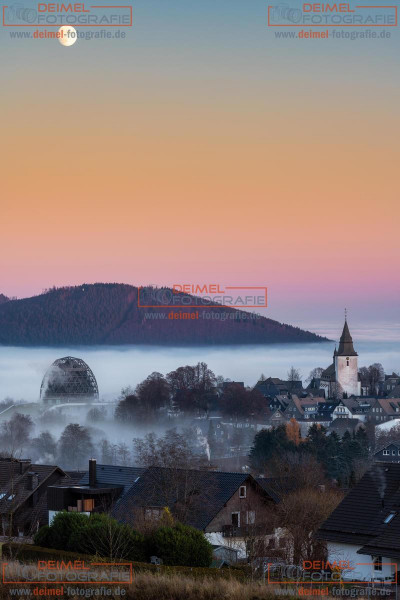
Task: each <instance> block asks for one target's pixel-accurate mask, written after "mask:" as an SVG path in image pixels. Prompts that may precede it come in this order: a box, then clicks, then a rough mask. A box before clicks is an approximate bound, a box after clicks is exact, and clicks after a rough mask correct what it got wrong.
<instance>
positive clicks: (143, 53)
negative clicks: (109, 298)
mask: <svg viewBox="0 0 400 600" xmlns="http://www.w3.org/2000/svg"><path fill="white" fill-rule="evenodd" d="M107 4H112V3H107ZM267 4H268V3H267V2H265V1H264V0H251V2H249V0H201V1H200V0H168V1H166V0H135V1H134V2H133V3H132V5H133V27H132V28H128V29H127V31H126V38H125V39H106V40H104V39H103V40H100V39H97V40H91V41H88V40H81V39H79V40H78V41H77V42H76V44H74V45H73V46H71V47H68V48H66V47H63V46H61V44H59V42H58V41H57V40H33V39H15V38H14V39H12V38H11V36H10V28H5V27H1V28H0V36H1V38H0V43H1V46H2V59H1V61H0V75H1V82H2V86H1V95H0V103H1V108H2V110H1V111H0V126H1V138H0V152H1V155H0V171H1V184H2V185H1V194H0V293H1V292H3V293H5V294H7V295H10V296H18V297H26V296H30V295H34V294H37V293H40V292H41V291H42V290H43V289H44V288H48V287H51V286H53V285H56V286H62V285H73V284H80V283H84V282H85V283H91V282H97V281H112V282H113V281H117V282H124V283H131V284H133V285H147V284H150V283H154V284H159V285H171V286H172V285H173V284H178V283H212V282H213V283H215V282H220V283H221V284H222V285H237V286H238V285H241V286H247V285H248V286H250V285H252V286H267V287H268V292H269V307H268V309H266V310H265V311H264V314H266V316H270V317H272V318H277V319H281V320H284V321H286V322H290V323H293V324H306V325H308V326H310V327H313V326H315V327H317V325H318V326H319V325H321V324H322V325H323V326H324V327H325V326H326V324H327V323H329V324H331V323H336V324H337V323H341V322H342V321H343V311H344V307H347V308H348V309H349V317H350V318H351V319H352V320H353V322H354V323H356V324H357V325H362V324H364V325H365V326H368V324H371V326H372V324H373V323H377V322H379V323H383V324H384V327H386V328H387V329H388V330H389V329H390V328H391V326H393V327H399V323H400V313H399V301H398V299H399V292H400V283H399V276H398V273H399V257H400V248H399V235H398V229H399V216H400V215H399V212H400V211H399V198H398V162H399V129H400V126H399V112H398V107H399V105H400V97H399V89H400V78H399V75H400V74H399V60H398V56H399V32H398V28H397V27H396V28H391V29H390V34H391V37H390V38H385V39H380V38H379V39H372V40H371V39H364V40H354V41H352V40H350V39H332V38H331V37H330V38H329V39H325V40H306V39H302V40H300V39H282V38H277V37H276V36H275V32H276V29H274V28H271V27H268V26H267ZM287 4H290V6H292V7H297V8H299V7H301V6H302V3H301V2H299V1H298V0H290V2H288V3H287ZM364 4H365V3H364ZM373 4H377V3H376V2H374V3H373ZM24 6H30V7H36V3H34V2H30V3H29V2H25V3H24ZM388 324H389V327H388Z"/></svg>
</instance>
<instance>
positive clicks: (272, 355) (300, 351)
mask: <svg viewBox="0 0 400 600" xmlns="http://www.w3.org/2000/svg"><path fill="white" fill-rule="evenodd" d="M334 346H335V345H334V343H323V344H321V343H320V344H301V345H272V346H242V347H237V346H236V347H218V348H208V347H201V348H165V347H163V348H156V347H143V346H142V347H132V346H126V347H113V348H8V347H0V401H1V400H3V399H4V398H6V397H7V396H8V397H11V398H13V399H14V400H17V401H18V400H25V401H27V402H37V401H38V399H39V393H40V385H41V382H42V379H43V376H44V374H45V372H46V370H47V369H48V368H49V366H50V365H51V364H52V363H53V362H54V361H55V360H56V359H57V358H60V357H62V356H76V357H79V358H82V359H83V360H84V361H85V362H87V364H88V365H89V367H90V368H91V369H92V371H93V373H94V375H95V377H96V379H97V383H98V385H99V392H100V398H102V399H105V400H112V399H115V397H116V396H117V395H118V394H119V392H120V390H121V388H123V387H126V386H129V385H130V386H132V387H135V386H136V385H137V384H138V383H140V381H143V379H145V378H146V377H147V376H148V375H149V374H150V373H152V372H153V371H158V372H160V373H163V374H166V373H168V372H169V371H172V370H174V369H176V368H177V367H179V366H181V365H187V364H196V363H197V362H202V361H204V362H206V363H207V364H208V365H209V367H210V368H211V369H212V370H213V371H214V373H218V374H221V375H223V376H224V377H226V378H229V379H232V380H236V381H243V382H244V383H245V385H250V386H253V385H254V384H255V383H256V382H257V379H258V377H259V376H260V373H264V374H265V376H266V377H269V376H271V377H281V378H283V379H284V378H285V376H286V373H287V370H288V368H289V367H290V365H296V367H297V368H298V369H299V370H300V372H301V374H302V375H303V376H304V377H306V376H307V375H308V373H309V372H310V371H311V369H313V368H314V367H315V366H316V365H321V366H326V367H327V366H328V365H329V364H330V363H331V362H332V353H333V350H334ZM355 348H356V351H357V352H358V354H359V366H367V365H369V364H372V363H375V362H379V363H382V364H383V365H384V367H385V371H386V373H391V372H392V371H394V370H397V369H398V368H399V364H400V348H399V344H398V343H395V342H380V341H379V342H366V341H355Z"/></svg>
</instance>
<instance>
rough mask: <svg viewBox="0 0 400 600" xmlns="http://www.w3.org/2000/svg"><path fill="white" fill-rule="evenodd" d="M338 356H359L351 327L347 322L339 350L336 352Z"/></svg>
mask: <svg viewBox="0 0 400 600" xmlns="http://www.w3.org/2000/svg"><path fill="white" fill-rule="evenodd" d="M335 354H336V356H358V354H357V352H356V351H355V350H354V346H353V339H352V337H351V335H350V330H349V326H348V325H347V320H345V322H344V327H343V332H342V336H341V338H340V342H339V349H338V350H337V351H336V352H335Z"/></svg>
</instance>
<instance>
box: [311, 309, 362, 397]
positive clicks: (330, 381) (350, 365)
mask: <svg viewBox="0 0 400 600" xmlns="http://www.w3.org/2000/svg"><path fill="white" fill-rule="evenodd" d="M320 388H321V389H323V390H324V392H325V397H326V398H343V397H346V398H348V397H349V396H360V395H361V382H360V378H359V375H358V354H357V352H356V351H355V350H354V346H353V339H352V337H351V335H350V330H349V326H348V324H347V316H346V317H345V321H344V327H343V332H342V336H341V338H340V342H339V348H338V349H337V350H336V348H335V352H334V353H333V363H332V364H331V365H330V366H329V367H328V368H327V369H325V371H323V372H322V374H321V381H320Z"/></svg>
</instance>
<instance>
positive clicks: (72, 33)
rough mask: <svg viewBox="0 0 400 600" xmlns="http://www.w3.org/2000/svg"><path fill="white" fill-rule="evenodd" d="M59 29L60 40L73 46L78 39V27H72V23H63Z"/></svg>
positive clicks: (65, 44)
mask: <svg viewBox="0 0 400 600" xmlns="http://www.w3.org/2000/svg"><path fill="white" fill-rule="evenodd" d="M58 31H59V33H60V37H59V38H58V41H59V42H60V44H62V45H63V46H72V44H75V42H76V40H77V39H78V35H77V33H76V29H75V27H71V25H63V26H62V27H60V29H59V30H58Z"/></svg>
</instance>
